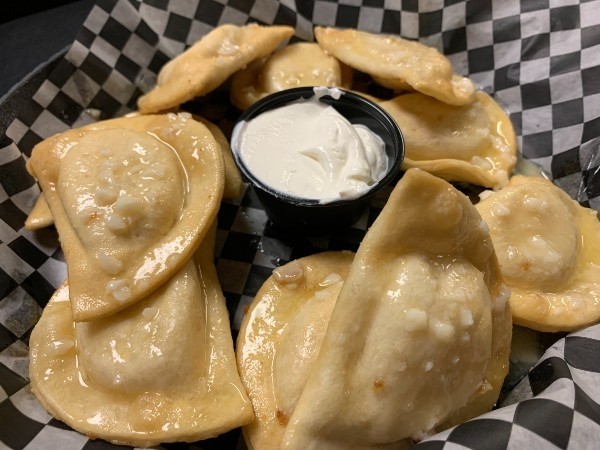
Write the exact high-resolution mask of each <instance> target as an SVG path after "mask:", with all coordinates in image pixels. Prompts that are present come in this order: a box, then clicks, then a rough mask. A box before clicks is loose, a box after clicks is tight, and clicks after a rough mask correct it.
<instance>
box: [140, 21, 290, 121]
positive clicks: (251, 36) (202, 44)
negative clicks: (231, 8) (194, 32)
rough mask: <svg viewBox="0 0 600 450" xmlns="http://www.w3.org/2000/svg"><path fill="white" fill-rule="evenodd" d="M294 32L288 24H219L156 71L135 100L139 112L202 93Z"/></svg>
mask: <svg viewBox="0 0 600 450" xmlns="http://www.w3.org/2000/svg"><path fill="white" fill-rule="evenodd" d="M292 34H294V29H293V28H292V27H288V26H270V27H263V26H259V25H256V24H250V25H245V26H242V27H238V26H235V25H230V24H226V25H221V26H220V27H217V28H215V29H214V30H212V31H211V32H210V33H208V34H207V35H206V36H204V37H203V38H202V39H200V40H199V41H198V42H196V43H195V44H194V45H193V46H192V47H190V48H189V49H187V50H186V51H185V52H183V53H182V54H180V55H179V56H177V57H175V58H173V59H172V60H171V61H169V62H168V63H167V64H165V66H164V67H163V68H162V69H161V70H160V72H159V74H158V79H157V84H156V86H155V87H154V88H153V89H152V90H151V91H150V92H148V93H147V94H145V95H143V96H142V97H140V98H139V99H138V108H139V110H140V112H142V113H155V112H159V111H164V110H166V109H169V108H174V107H177V106H179V105H181V104H182V103H185V102H186V101H188V100H191V99H193V98H194V97H198V96H201V95H205V94H207V93H209V92H211V91H212V90H214V89H215V88H217V87H218V86H219V85H220V84H222V83H223V82H224V81H225V80H227V78H229V76H231V75H232V74H233V73H235V72H237V71H238V70H240V69H243V68H244V67H246V66H247V65H248V64H250V63H251V62H252V61H254V60H257V59H260V58H264V57H265V56H267V55H269V54H270V53H272V52H273V51H274V50H275V49H276V48H277V46H279V44H281V43H282V42H283V41H285V40H286V39H288V38H290V37H291V36H292Z"/></svg>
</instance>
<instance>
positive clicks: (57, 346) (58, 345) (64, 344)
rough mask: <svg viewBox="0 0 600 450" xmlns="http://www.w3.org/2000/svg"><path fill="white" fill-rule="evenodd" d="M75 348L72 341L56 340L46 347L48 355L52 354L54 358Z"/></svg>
mask: <svg viewBox="0 0 600 450" xmlns="http://www.w3.org/2000/svg"><path fill="white" fill-rule="evenodd" d="M73 347H75V341H74V340H72V339H57V340H56V341H52V342H50V344H49V345H48V353H52V354H54V355H55V356H60V355H64V354H65V353H66V352H68V351H69V350H70V349H72V348H73Z"/></svg>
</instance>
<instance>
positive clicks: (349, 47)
mask: <svg viewBox="0 0 600 450" xmlns="http://www.w3.org/2000/svg"><path fill="white" fill-rule="evenodd" d="M314 33H315V38H316V39H317V42H318V43H319V45H320V46H321V47H322V48H323V50H325V51H326V52H327V53H329V54H330V55H332V56H335V57H336V58H337V59H339V60H340V61H341V62H343V63H344V64H347V65H348V66H350V67H352V68H354V69H357V70H360V71H361V72H365V73H368V74H369V75H371V76H373V77H375V78H376V79H377V81H379V82H380V83H382V84H383V85H384V86H385V87H388V88H391V89H398V90H406V88H407V86H410V87H411V88H412V89H414V90H416V91H419V92H421V93H423V94H425V95H428V96H431V97H434V98H436V99H438V100H440V101H442V102H444V103H448V104H450V105H466V104H468V103H471V102H472V101H474V100H475V97H474V94H475V86H474V85H473V83H472V82H471V80H469V79H468V78H465V77H462V76H460V75H455V74H454V73H453V71H452V66H451V64H450V61H449V60H448V58H446V57H445V56H444V55H442V54H441V53H440V52H438V51H437V50H436V49H435V48H433V47H429V46H427V45H424V44H421V43H419V42H414V41H408V40H406V39H402V38H401V37H399V36H392V35H385V34H373V33H367V32H364V31H358V30H351V29H348V30H340V29H335V28H323V27H315V29H314Z"/></svg>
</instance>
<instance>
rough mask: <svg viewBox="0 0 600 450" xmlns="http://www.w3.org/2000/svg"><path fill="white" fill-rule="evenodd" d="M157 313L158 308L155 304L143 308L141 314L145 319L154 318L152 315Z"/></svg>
mask: <svg viewBox="0 0 600 450" xmlns="http://www.w3.org/2000/svg"><path fill="white" fill-rule="evenodd" d="M157 314H158V308H157V307H155V306H149V307H147V308H144V310H143V311H142V316H144V317H145V318H146V319H154V317H155V316H156V315H157Z"/></svg>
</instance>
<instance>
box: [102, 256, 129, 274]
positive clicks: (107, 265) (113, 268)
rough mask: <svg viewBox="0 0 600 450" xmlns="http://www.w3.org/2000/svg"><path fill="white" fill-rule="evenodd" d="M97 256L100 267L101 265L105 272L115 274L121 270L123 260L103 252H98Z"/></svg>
mask: <svg viewBox="0 0 600 450" xmlns="http://www.w3.org/2000/svg"><path fill="white" fill-rule="evenodd" d="M97 256H98V262H99V263H100V267H102V270H104V271H105V272H106V273H108V274H110V275H116V274H118V273H119V272H120V271H121V270H123V262H122V261H120V260H119V259H117V258H115V257H113V256H110V255H108V254H107V253H104V252H99V253H98V255H97Z"/></svg>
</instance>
